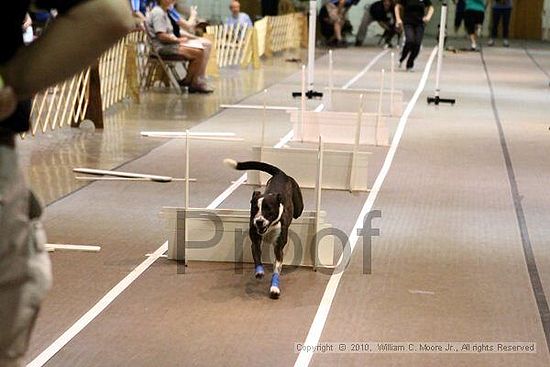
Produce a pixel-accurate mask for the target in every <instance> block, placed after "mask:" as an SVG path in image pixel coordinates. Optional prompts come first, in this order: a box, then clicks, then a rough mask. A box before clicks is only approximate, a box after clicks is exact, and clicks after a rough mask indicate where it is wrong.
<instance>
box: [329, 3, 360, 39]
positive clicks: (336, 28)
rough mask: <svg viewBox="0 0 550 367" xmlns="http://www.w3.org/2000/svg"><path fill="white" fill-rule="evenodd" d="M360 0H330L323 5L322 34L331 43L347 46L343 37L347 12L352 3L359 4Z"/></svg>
mask: <svg viewBox="0 0 550 367" xmlns="http://www.w3.org/2000/svg"><path fill="white" fill-rule="evenodd" d="M358 2H359V0H329V1H328V2H327V3H326V4H325V5H323V6H322V7H321V10H320V12H319V21H320V23H321V34H322V35H323V37H325V39H326V40H327V43H328V44H329V45H333V46H336V47H346V46H347V43H346V40H345V39H344V37H343V30H344V25H345V24H346V20H347V14H348V11H349V9H350V8H351V6H352V5H357V3H358Z"/></svg>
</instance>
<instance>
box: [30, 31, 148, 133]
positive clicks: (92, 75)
mask: <svg viewBox="0 0 550 367" xmlns="http://www.w3.org/2000/svg"><path fill="white" fill-rule="evenodd" d="M140 33H141V32H132V33H130V34H128V35H127V36H126V37H124V38H123V39H121V40H120V41H119V42H118V43H117V44H116V45H114V46H113V47H112V48H110V49H109V50H107V51H106V52H105V53H104V54H103V55H102V56H101V57H100V58H99V61H98V64H97V65H96V66H92V67H89V68H86V69H85V70H83V71H82V72H80V73H78V74H76V75H75V76H73V77H71V78H68V79H67V80H65V81H63V82H61V83H59V84H57V85H55V86H53V87H50V88H48V89H46V90H44V91H42V92H40V93H37V94H36V95H35V96H34V98H33V100H32V109H31V119H30V120H31V129H30V135H32V136H35V135H36V134H37V133H39V132H42V133H46V132H48V131H52V130H55V129H58V128H62V127H67V126H77V125H78V124H79V123H80V122H81V121H83V120H85V119H87V118H88V119H91V120H92V121H93V122H94V124H95V125H96V127H103V125H102V122H103V116H102V113H103V112H104V111H105V110H107V109H108V108H110V107H112V106H113V105H114V104H116V103H118V102H120V101H122V100H124V99H126V98H129V97H131V96H132V97H133V98H134V99H136V100H138V101H139V89H140V87H139V80H140V78H141V73H142V69H144V67H145V66H144V64H143V63H140V62H141V60H139V58H138V56H137V50H138V48H139V43H140V42H141V40H142V39H143V36H142V35H141V34H140ZM96 74H98V75H96ZM97 81H99V82H97ZM97 87H99V90H96V89H95V88H97ZM98 92H99V93H98ZM98 99H99V100H98ZM93 107H96V108H95V112H93V113H92V112H91V110H93V109H94V108H93ZM99 115H101V116H99ZM28 135H29V134H28V133H25V134H22V137H23V138H24V137H26V136H28Z"/></svg>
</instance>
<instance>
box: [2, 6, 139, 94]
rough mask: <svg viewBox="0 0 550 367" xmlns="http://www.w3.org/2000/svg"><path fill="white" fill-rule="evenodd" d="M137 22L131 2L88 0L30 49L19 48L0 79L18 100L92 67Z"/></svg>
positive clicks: (4, 66)
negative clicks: (11, 89)
mask: <svg viewBox="0 0 550 367" xmlns="http://www.w3.org/2000/svg"><path fill="white" fill-rule="evenodd" d="M133 25H134V21H133V19H132V13H131V11H130V5H129V3H128V0H88V1H84V2H82V3H80V4H79V5H76V6H75V7H73V8H71V9H69V10H68V11H67V12H66V13H64V14H60V15H59V16H58V17H57V18H56V19H55V20H54V21H53V22H52V24H51V25H50V26H49V27H48V29H47V30H46V32H44V34H43V35H42V36H41V37H39V38H38V39H37V40H36V41H35V42H33V43H32V44H31V45H30V46H28V47H20V48H19V50H18V51H17V53H16V54H15V55H14V57H12V58H11V59H10V60H9V61H8V62H6V63H5V64H3V65H0V75H2V77H3V79H4V81H5V84H6V85H8V86H11V87H12V88H13V90H14V91H15V93H16V95H17V98H18V99H19V100H23V99H27V98H29V97H31V96H32V95H34V94H35V93H37V92H39V91H40V90H43V89H44V88H46V87H48V86H50V85H53V84H55V83H58V82H60V81H62V80H64V79H66V78H68V77H70V76H71V75H73V74H75V73H77V72H79V71H80V70H82V69H83V68H85V67H86V66H88V65H90V64H92V63H93V62H94V61H95V60H97V58H98V57H99V56H100V55H101V54H102V53H103V51H105V50H106V49H108V48H109V47H110V46H112V45H113V44H114V43H115V42H116V41H117V40H118V39H119V38H120V37H122V36H124V35H125V34H126V33H127V32H128V31H130V30H131V29H132V27H133Z"/></svg>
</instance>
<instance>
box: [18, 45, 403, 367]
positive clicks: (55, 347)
mask: <svg viewBox="0 0 550 367" xmlns="http://www.w3.org/2000/svg"><path fill="white" fill-rule="evenodd" d="M383 54H384V53H381V54H380V55H378V56H377V57H376V58H379V57H381V56H382V55H383ZM371 64H373V63H372V62H371V63H369V65H371ZM365 69H366V68H365ZM365 69H363V70H362V71H361V72H360V73H362V74H361V75H363V74H364V73H365V72H364V70H365ZM354 79H355V80H354ZM354 79H352V80H354V81H353V82H355V81H356V80H357V79H358V78H354ZM351 84H353V83H350V82H348V83H347V84H346V85H348V86H349V85H351ZM346 88H347V87H346ZM319 107H321V110H322V109H323V107H324V106H323V104H320V105H319V106H318V107H317V109H318V108H319ZM317 109H316V110H317ZM293 136H294V131H292V130H291V131H289V132H288V133H287V134H286V135H285V136H284V137H283V138H282V139H281V140H280V141H279V142H278V143H277V144H276V145H275V146H274V147H275V148H281V147H283V146H284V145H285V144H287V143H288V142H289V141H290V140H291V139H292V137H293ZM394 140H395V139H394ZM390 149H391V148H390ZM245 181H246V174H243V175H242V176H241V177H240V178H239V179H238V180H237V181H236V182H235V183H233V184H232V185H231V186H229V187H228V188H227V189H226V190H225V191H224V192H222V193H221V194H220V195H219V196H218V197H217V198H216V199H214V201H212V203H210V205H208V206H207V209H214V208H216V207H217V206H219V205H220V204H221V203H222V202H223V201H224V200H225V199H227V197H229V195H231V194H232V193H233V191H235V190H236V189H237V188H238V187H239V186H240V185H242V184H243V183H244V182H245ZM375 185H376V183H375ZM166 251H168V241H165V242H164V243H163V244H162V245H161V246H160V247H159V248H158V249H157V250H156V251H155V252H154V253H152V254H151V256H149V257H148V258H147V259H146V260H144V261H143V262H142V263H141V264H139V265H138V266H137V267H136V268H135V269H134V270H132V272H131V273H130V274H128V275H127V276H126V277H124V279H122V280H121V281H120V282H119V283H118V284H117V285H116V286H114V287H113V288H112V289H111V290H110V291H109V292H107V294H105V296H103V298H101V300H99V302H98V303H96V304H95V305H94V306H93V307H92V308H91V309H90V310H89V311H88V312H86V313H85V314H84V315H83V316H82V317H81V318H80V319H78V320H77V321H76V322H75V323H74V324H73V325H72V326H71V327H70V328H69V329H67V330H66V331H65V332H64V333H63V334H61V336H59V337H58V338H57V339H56V340H55V341H54V342H53V343H52V344H51V345H50V346H49V347H48V348H46V349H45V350H44V351H42V353H40V354H39V355H38V356H37V357H36V358H35V359H33V360H32V361H31V362H30V363H29V364H27V367H42V366H43V365H45V364H46V363H47V362H48V361H49V360H50V359H51V358H52V357H53V356H54V355H56V354H57V353H58V352H59V351H60V350H61V349H62V348H63V347H64V346H65V345H67V343H69V342H70V341H71V340H72V339H73V338H74V337H75V336H76V335H78V333H80V332H81V331H82V330H83V329H84V328H85V327H86V326H88V324H90V323H91V322H92V321H93V320H94V319H95V318H96V317H97V316H98V315H99V314H100V313H101V312H103V311H104V310H105V309H106V308H107V307H108V306H109V305H110V304H111V303H112V302H113V301H114V300H115V299H116V298H117V297H118V296H119V295H120V294H121V293H122V292H124V291H125V290H126V288H128V287H129V286H130V285H131V284H132V283H133V282H134V281H135V280H136V279H137V278H138V277H139V276H140V275H141V274H143V273H144V272H145V271H146V270H147V269H148V268H149V267H150V266H151V265H152V264H153V263H154V262H155V261H156V260H157V259H159V258H160V257H162V256H163V254H164V253H165V252H166Z"/></svg>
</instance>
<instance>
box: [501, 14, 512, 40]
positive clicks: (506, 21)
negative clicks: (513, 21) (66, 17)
mask: <svg viewBox="0 0 550 367" xmlns="http://www.w3.org/2000/svg"><path fill="white" fill-rule="evenodd" d="M511 15H512V8H509V9H502V37H504V38H505V39H508V35H509V32H510V17H511Z"/></svg>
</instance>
